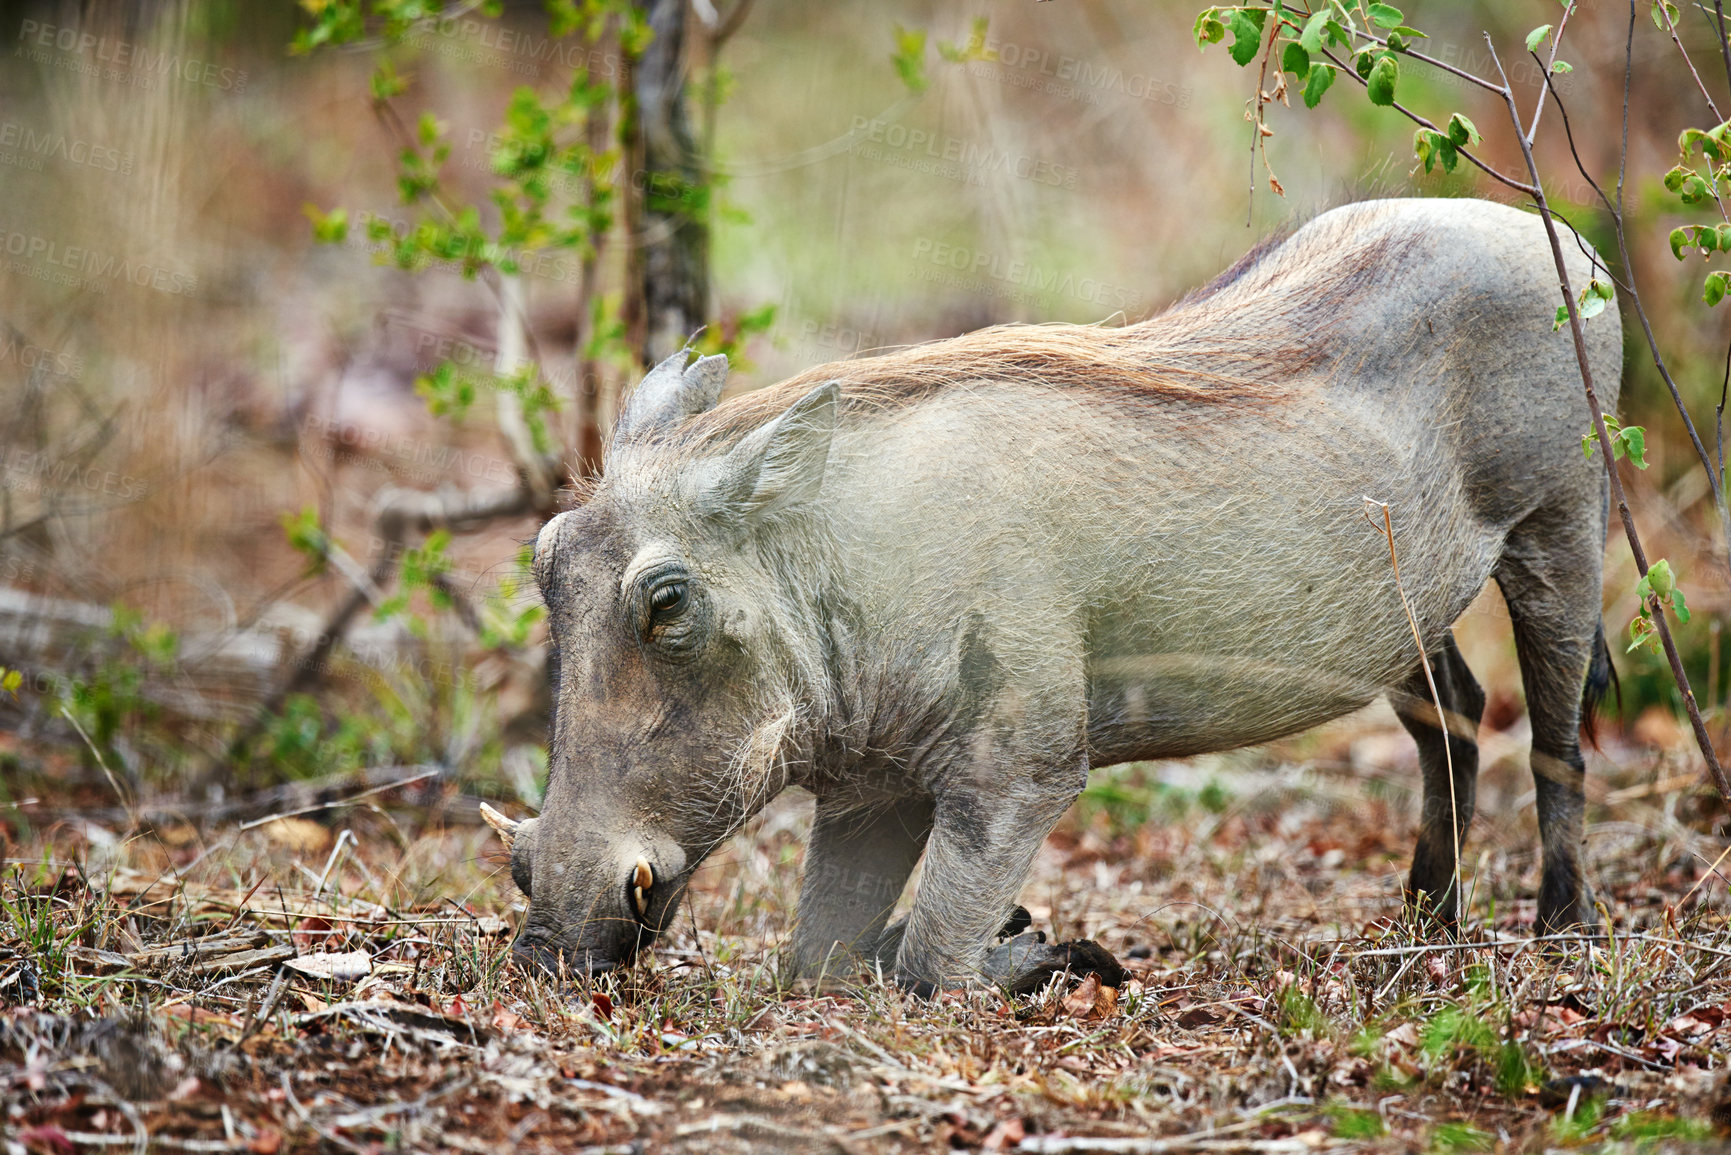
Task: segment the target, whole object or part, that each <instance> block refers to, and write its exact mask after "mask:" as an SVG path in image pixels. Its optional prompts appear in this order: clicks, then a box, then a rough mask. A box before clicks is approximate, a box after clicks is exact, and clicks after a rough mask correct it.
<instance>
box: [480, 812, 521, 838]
mask: <svg viewBox="0 0 1731 1155" xmlns="http://www.w3.org/2000/svg"><path fill="white" fill-rule="evenodd" d="M481 817H482V818H483V819H485V820H486V823H487V825H488V826H491V827H492V828H493V829H494V830H497V831H498V832H499V840H500V841H501V842H503V843H504V844H505V849H506V850H509V849H511V844H512V843H514V842H516V841H517V829H518V828H519V827H520V826H522V825H523V824H522V823H521V822H517V821H514V820H512V819H510V818H506V817H505V816H504V815H503V814H500V813H499V812H498V811H497V810H494V809H493V808H492V807H491V806H488V805H487V804H486V803H485V802H483V803H481Z"/></svg>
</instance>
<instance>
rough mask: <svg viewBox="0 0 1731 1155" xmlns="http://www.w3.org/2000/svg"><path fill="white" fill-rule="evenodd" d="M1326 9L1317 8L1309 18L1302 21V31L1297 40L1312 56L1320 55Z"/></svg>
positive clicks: (1327, 18) (1326, 19) (1326, 15)
mask: <svg viewBox="0 0 1731 1155" xmlns="http://www.w3.org/2000/svg"><path fill="white" fill-rule="evenodd" d="M1328 20H1329V17H1328V9H1326V8H1318V9H1317V10H1316V12H1315V14H1313V15H1312V16H1311V18H1310V19H1309V20H1307V21H1305V22H1304V31H1303V32H1301V33H1299V36H1298V42H1299V43H1300V44H1301V45H1303V46H1304V50H1305V51H1306V52H1308V53H1310V54H1311V55H1312V56H1320V55H1322V32H1323V26H1324V25H1326V24H1327V23H1328Z"/></svg>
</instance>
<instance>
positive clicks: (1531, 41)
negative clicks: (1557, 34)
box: [1527, 24, 1551, 52]
mask: <svg viewBox="0 0 1731 1155" xmlns="http://www.w3.org/2000/svg"><path fill="white" fill-rule="evenodd" d="M1550 35H1551V26H1550V25H1549V24H1541V25H1539V26H1538V27H1537V28H1535V29H1533V30H1532V31H1531V32H1529V33H1527V51H1528V52H1537V51H1538V50H1539V45H1541V44H1543V43H1544V42H1545V41H1546V40H1547V39H1548V38H1549V37H1550Z"/></svg>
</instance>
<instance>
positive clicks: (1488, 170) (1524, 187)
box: [1322, 48, 1536, 196]
mask: <svg viewBox="0 0 1731 1155" xmlns="http://www.w3.org/2000/svg"><path fill="white" fill-rule="evenodd" d="M1322 54H1323V55H1324V56H1326V57H1328V58H1329V59H1330V60H1332V61H1333V62H1334V63H1335V65H1336V67H1338V68H1339V69H1340V70H1341V71H1342V72H1345V73H1346V74H1347V75H1348V76H1350V77H1352V78H1353V79H1354V80H1356V81H1358V83H1359V86H1360V87H1361V88H1369V87H1370V85H1369V83H1368V82H1367V81H1366V80H1365V79H1364V77H1362V76H1360V75H1359V74H1358V70H1357V69H1356V68H1353V67H1351V66H1349V65H1347V64H1345V63H1343V62H1342V61H1341V59H1340V57H1338V56H1336V55H1335V54H1334V53H1332V52H1330V51H1329V50H1328V49H1326V48H1324V49H1323V50H1322ZM1498 91H1499V92H1500V91H1502V90H1501V89H1499V90H1498ZM1391 107H1393V108H1394V110H1395V111H1396V112H1398V113H1400V114H1401V115H1402V116H1404V117H1406V118H1407V119H1408V120H1410V121H1412V122H1413V123H1414V124H1416V125H1418V126H1419V127H1420V128H1428V129H1430V130H1431V131H1432V132H1435V133H1440V134H1441V135H1443V136H1447V135H1448V134H1447V133H1446V132H1443V130H1442V129H1440V128H1438V127H1437V126H1436V125H1435V124H1433V123H1431V122H1430V121H1429V120H1426V119H1425V118H1424V117H1422V116H1420V115H1419V114H1418V113H1416V112H1414V111H1413V110H1412V109H1410V108H1408V107H1406V106H1405V105H1404V104H1401V103H1400V102H1399V101H1395V102H1394V103H1393V105H1392V106H1391ZM1455 151H1456V152H1458V153H1459V154H1460V155H1461V156H1464V157H1466V158H1467V159H1468V160H1469V161H1471V162H1472V163H1473V165H1474V167H1476V168H1478V169H1479V170H1480V171H1481V172H1483V173H1484V174H1485V175H1486V176H1488V177H1490V178H1491V179H1492V180H1495V181H1498V182H1499V183H1501V184H1505V185H1507V186H1508V187H1509V188H1512V189H1514V190H1515V191H1516V192H1523V193H1526V194H1527V195H1528V196H1532V195H1533V194H1534V192H1535V191H1536V190H1535V189H1534V188H1533V186H1532V185H1529V184H1522V183H1521V182H1520V181H1518V180H1516V179H1515V178H1514V177H1512V176H1505V175H1504V174H1503V173H1500V172H1498V171H1497V170H1496V169H1494V168H1492V167H1491V166H1490V165H1488V164H1486V163H1485V162H1484V161H1482V160H1480V159H1479V158H1478V157H1476V156H1474V155H1473V154H1472V153H1471V152H1468V151H1467V150H1466V149H1464V148H1457V149H1456V150H1455Z"/></svg>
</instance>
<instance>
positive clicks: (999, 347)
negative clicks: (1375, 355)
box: [663, 202, 1419, 455]
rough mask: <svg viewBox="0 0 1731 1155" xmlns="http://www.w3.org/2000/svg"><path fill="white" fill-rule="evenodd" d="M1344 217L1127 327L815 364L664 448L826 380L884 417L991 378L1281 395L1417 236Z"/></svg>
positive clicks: (1327, 348)
mask: <svg viewBox="0 0 1731 1155" xmlns="http://www.w3.org/2000/svg"><path fill="white" fill-rule="evenodd" d="M1374 205H1375V202H1366V203H1365V204H1364V205H1363V206H1358V207H1361V208H1364V209H1370V208H1373V207H1374ZM1342 215H1347V214H1331V216H1330V217H1325V218H1322V219H1320V220H1318V221H1316V222H1313V224H1312V225H1311V226H1310V227H1307V228H1305V229H1303V230H1301V231H1300V232H1299V233H1298V234H1297V235H1295V236H1292V237H1289V238H1280V237H1275V238H1271V239H1269V240H1267V241H1265V242H1264V243H1262V244H1261V245H1258V246H1257V247H1256V248H1254V249H1252V250H1251V251H1250V252H1249V253H1247V254H1246V255H1245V256H1244V257H1243V258H1241V259H1240V260H1239V261H1238V262H1237V263H1235V264H1234V265H1233V266H1232V267H1231V268H1229V269H1227V270H1226V271H1225V272H1224V273H1222V274H1221V275H1220V276H1218V277H1216V278H1215V279H1214V280H1213V281H1212V282H1210V283H1209V284H1208V285H1206V286H1204V287H1203V288H1201V289H1198V290H1195V291H1194V292H1192V293H1190V294H1188V295H1187V296H1185V297H1183V298H1181V299H1180V300H1178V301H1177V302H1175V303H1174V304H1172V305H1171V306H1170V307H1168V308H1167V309H1165V310H1164V311H1163V312H1161V313H1158V314H1156V315H1155V316H1153V317H1150V318H1148V319H1146V320H1144V321H1142V322H1140V323H1138V324H1134V325H1126V326H1122V327H1118V328H1108V327H1106V326H1104V325H1070V324H1033V325H1030V324H1006V325H993V326H991V327H989V328H985V329H979V330H976V331H975V332H972V333H966V334H964V335H962V336H959V337H952V338H948V339H946V340H940V341H932V342H929V343H927V344H923V345H912V346H907V347H904V348H899V349H893V350H890V351H888V352H884V353H879V354H875V355H866V356H862V357H857V358H854V359H852V360H847V361H835V362H831V363H829V364H825V365H818V366H815V367H813V368H811V369H807V370H805V371H804V372H802V373H799V374H798V375H796V376H794V377H790V378H788V379H787V380H785V381H782V382H779V383H778V384H775V385H771V386H768V387H766V388H763V389H758V390H755V391H753V392H750V393H745V394H742V395H740V396H738V397H735V398H732V399H731V400H729V401H727V402H725V403H723V404H722V405H720V406H718V407H717V408H715V409H712V410H710V411H709V412H707V413H703V414H700V415H698V416H696V417H694V418H692V419H690V420H688V421H686V422H684V423H683V424H682V425H680V426H679V427H677V428H676V429H673V430H670V431H669V432H668V433H667V435H666V437H665V440H664V442H663V444H664V446H665V447H666V448H667V449H669V450H671V451H673V452H674V453H675V454H678V455H684V454H688V453H694V454H702V453H705V452H709V451H715V450H721V449H725V448H727V447H728V446H730V445H732V444H733V443H735V442H737V441H738V439H739V438H740V437H742V436H744V435H745V434H746V433H748V432H750V431H751V430H753V429H756V428H757V427H759V426H760V425H762V424H763V423H764V422H766V421H768V420H770V419H771V418H773V417H775V416H776V415H777V414H778V413H780V412H781V411H782V410H784V409H786V408H787V407H788V406H789V405H791V404H792V403H793V402H794V401H796V400H798V399H799V398H800V397H801V396H802V395H804V394H805V393H806V392H808V391H810V390H811V389H814V388H816V387H817V386H819V385H821V384H823V383H824V382H826V381H836V382H839V383H840V385H841V390H842V405H843V408H844V412H846V413H848V414H870V413H893V412H895V411H897V410H899V409H903V408H906V407H908V406H910V405H915V404H918V403H919V402H920V401H922V400H925V399H927V398H930V397H931V396H933V395H934V394H937V393H940V392H943V391H945V390H949V389H956V388H978V387H982V386H990V385H994V384H1012V385H1021V386H1025V387H1043V388H1049V389H1055V390H1060V391H1063V392H1066V393H1069V394H1072V395H1074V396H1076V397H1077V398H1078V399H1081V400H1084V401H1088V400H1093V401H1098V402H1101V403H1105V404H1114V405H1121V406H1123V405H1127V406H1163V405H1164V406H1170V405H1201V406H1210V407H1249V406H1259V405H1264V404H1267V403H1271V402H1279V401H1282V400H1285V399H1287V398H1289V397H1291V396H1292V395H1293V394H1294V393H1295V392H1296V391H1298V390H1300V389H1303V388H1306V387H1307V386H1308V385H1309V384H1311V383H1312V382H1313V381H1314V379H1315V375H1316V373H1317V371H1318V370H1319V369H1320V368H1322V367H1323V366H1324V365H1325V363H1326V362H1328V361H1329V360H1330V359H1331V357H1332V356H1333V343H1334V339H1335V338H1336V337H1337V336H1339V333H1338V325H1337V323H1336V322H1337V319H1338V317H1339V316H1340V315H1341V313H1342V312H1343V311H1344V309H1345V307H1346V306H1347V305H1348V304H1349V303H1350V302H1351V301H1352V300H1354V299H1355V298H1357V297H1359V296H1361V295H1362V294H1364V293H1366V292H1369V291H1371V290H1373V289H1374V288H1375V287H1376V286H1377V285H1379V284H1380V283H1382V282H1383V281H1384V279H1385V278H1386V277H1387V276H1388V275H1389V274H1390V272H1391V271H1392V270H1393V269H1394V268H1396V267H1398V266H1399V265H1401V264H1403V263H1404V258H1405V257H1406V256H1407V251H1408V249H1409V248H1410V247H1411V245H1412V243H1413V242H1414V241H1416V240H1417V239H1419V238H1418V236H1417V235H1414V234H1410V233H1408V234H1399V233H1395V232H1393V231H1391V230H1390V229H1388V228H1386V227H1382V228H1379V227H1376V222H1375V221H1374V217H1373V219H1372V220H1369V221H1367V220H1364V219H1362V216H1364V215H1371V214H1350V215H1348V219H1347V220H1339V219H1336V218H1338V217H1340V216H1342Z"/></svg>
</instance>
